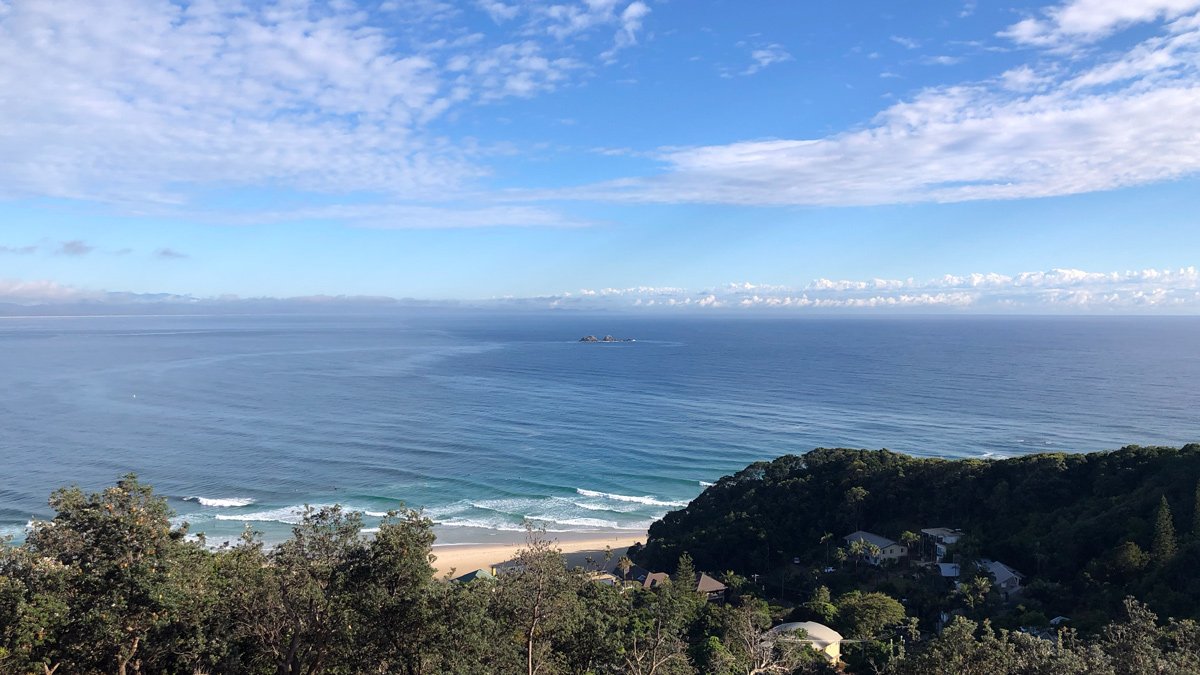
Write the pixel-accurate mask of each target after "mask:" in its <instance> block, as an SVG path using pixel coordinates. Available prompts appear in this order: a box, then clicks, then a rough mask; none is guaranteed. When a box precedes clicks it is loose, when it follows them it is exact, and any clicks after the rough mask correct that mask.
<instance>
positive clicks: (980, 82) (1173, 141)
mask: <svg viewBox="0 0 1200 675" xmlns="http://www.w3.org/2000/svg"><path fill="white" fill-rule="evenodd" d="M0 91H3V92H7V95H0V157H3V158H4V159H3V160H0V302H9V303H17V304H37V303H55V302H70V301H77V300H89V301H104V300H111V299H113V298H114V297H117V296H114V295H113V293H115V292H127V293H142V294H146V293H170V294H177V295H181V296H189V297H201V298H211V297H217V296H222V297H224V296H238V297H243V298H245V297H259V296H272V297H294V296H311V295H368V296H390V297H415V298H424V299H434V300H450V299H458V300H468V301H473V302H483V303H501V304H503V303H520V304H521V305H523V306H532V307H575V308H581V309H586V308H606V309H611V308H619V309H634V308H636V309H638V310H639V311H640V310H644V309H646V308H647V307H649V308H663V307H666V308H669V309H670V310H678V309H681V308H682V309H688V310H699V309H705V310H711V309H727V310H735V309H739V308H740V309H758V310H764V311H780V312H803V311H821V310H830V311H833V310H840V309H847V310H865V309H878V310H882V311H889V310H905V309H909V310H919V311H956V312H957V311H1029V312H1080V311H1082V312H1132V311H1156V312H1176V313H1180V312H1182V313H1194V312H1196V311H1197V310H1198V309H1200V277H1198V274H1197V271H1196V265H1197V259H1198V258H1200V215H1197V214H1200V179H1198V178H1197V174H1198V172H1200V0H1125V1H1123V2H1115V1H1113V0H1060V1H1059V2H1053V3H1012V4H1006V5H1003V6H1000V5H998V4H997V3H978V4H977V3H975V2H963V1H956V2H895V1H890V2H858V3H800V2H783V1H779V0H762V1H758V2H755V1H751V0H743V1H740V2H732V1H709V0H671V1H669V2H668V1H661V0H659V1H655V0H632V1H630V0H583V1H581V0H572V1H567V0H560V1H559V2H536V1H534V0H478V1H473V0H461V1H460V2H442V1H439V0H408V1H404V0H386V1H384V2H377V1H376V2H361V3H355V2H348V1H344V0H342V1H337V2H306V1H301V0H286V1H282V2H273V3H259V2H250V3H247V2H241V1H239V0H204V1H201V2H191V3H184V2H167V1H166V0H125V1H123V2H115V3H111V6H105V7H101V6H100V5H99V3H90V2H69V1H64V2H56V3H44V2H36V1H33V0H0ZM18 92H19V95H17V93H18ZM119 297H121V298H128V297H129V296H126V295H121V296H119Z"/></svg>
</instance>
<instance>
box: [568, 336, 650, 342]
mask: <svg viewBox="0 0 1200 675" xmlns="http://www.w3.org/2000/svg"><path fill="white" fill-rule="evenodd" d="M579 341H580V342H636V340H634V339H633V338H615V337H613V336H611V335H605V336H604V337H602V338H598V337H596V336H595V335H585V336H583V337H581V338H579Z"/></svg>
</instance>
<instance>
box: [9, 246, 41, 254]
mask: <svg viewBox="0 0 1200 675" xmlns="http://www.w3.org/2000/svg"><path fill="white" fill-rule="evenodd" d="M36 252H37V246H0V254H3V255H29V254H31V253H36Z"/></svg>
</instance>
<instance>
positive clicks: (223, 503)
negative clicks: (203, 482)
mask: <svg viewBox="0 0 1200 675" xmlns="http://www.w3.org/2000/svg"><path fill="white" fill-rule="evenodd" d="M183 501H185V502H199V503H200V506H212V507H214V508H223V509H224V508H236V507H239V506H250V505H251V504H253V503H254V501H255V500H254V499H253V498H251V497H224V498H220V497H184V498H183Z"/></svg>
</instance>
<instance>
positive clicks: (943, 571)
mask: <svg viewBox="0 0 1200 675" xmlns="http://www.w3.org/2000/svg"><path fill="white" fill-rule="evenodd" d="M937 567H938V574H940V575H941V577H942V578H943V579H957V578H958V575H959V574H961V573H962V569H961V568H959V566H958V563H937Z"/></svg>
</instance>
